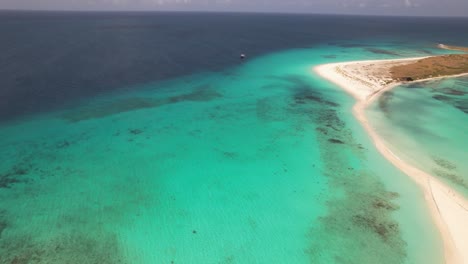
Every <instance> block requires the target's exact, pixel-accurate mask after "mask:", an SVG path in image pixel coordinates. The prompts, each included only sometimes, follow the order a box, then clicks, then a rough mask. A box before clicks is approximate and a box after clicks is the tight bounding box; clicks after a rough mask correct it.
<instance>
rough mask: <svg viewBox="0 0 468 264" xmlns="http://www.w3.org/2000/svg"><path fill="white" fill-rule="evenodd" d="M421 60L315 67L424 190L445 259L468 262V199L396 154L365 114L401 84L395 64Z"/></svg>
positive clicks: (383, 149) (384, 151) (382, 149)
mask: <svg viewBox="0 0 468 264" xmlns="http://www.w3.org/2000/svg"><path fill="white" fill-rule="evenodd" d="M420 59H422V58H410V59H398V60H376V61H355V62H345V63H332V64H324V65H320V66H317V67H315V68H314V70H315V72H316V73H318V74H319V75H320V76H322V77H323V78H325V79H327V80H329V81H331V82H333V83H335V84H337V85H338V86H340V87H341V88H343V89H344V90H346V91H347V92H348V93H350V94H351V95H352V96H354V97H355V98H356V100H357V102H356V104H355V105H354V107H353V113H354V115H355V117H356V118H357V119H358V120H359V122H360V123H361V124H362V125H363V127H364V128H365V129H366V131H367V133H368V134H369V136H370V137H371V138H372V140H373V142H374V144H375V146H376V147H377V149H378V150H379V151H380V153H381V154H382V155H383V156H384V157H385V158H387V159H388V160H389V161H390V162H391V163H392V164H393V165H394V166H396V167H397V168H399V169H400V170H401V171H403V172H404V173H406V174H407V175H408V176H410V177H411V178H412V179H413V180H414V181H415V182H416V183H417V184H418V185H419V186H420V187H421V188H422V189H423V191H424V196H425V200H426V202H427V205H428V207H429V209H430V211H431V214H432V216H433V218H434V222H435V224H436V225H437V227H438V229H439V230H440V233H441V235H442V239H443V242H444V252H445V262H446V263H449V264H455V263H456V264H460V263H467V264H468V200H467V199H466V198H464V197H463V196H462V195H460V194H458V193H457V192H456V191H455V190H453V189H451V188H450V187H449V186H447V185H446V184H444V183H443V182H441V181H440V180H438V179H437V178H435V177H433V176H432V175H429V174H428V173H426V172H424V171H422V170H420V169H418V168H416V167H413V166H411V165H410V164H408V163H407V162H405V161H404V160H402V159H400V158H399V157H398V156H396V155H395V154H394V153H393V152H392V151H391V150H390V149H389V148H388V146H387V145H386V143H385V142H384V141H383V140H382V139H381V138H380V136H379V135H378V134H377V133H376V132H375V130H374V129H373V127H372V125H371V124H370V123H369V121H368V120H367V118H366V116H365V113H364V110H365V109H366V107H367V106H369V105H370V103H371V102H372V101H373V100H375V99H376V98H377V97H378V96H379V95H380V94H382V93H383V92H385V91H386V90H389V89H392V88H393V87H395V86H397V85H399V84H400V83H398V82H396V81H395V80H393V79H392V77H391V74H390V69H391V68H392V67H393V66H398V65H405V64H410V63H413V62H416V61H418V60H420ZM454 76H455V75H453V76H450V77H454ZM438 78H443V77H438ZM431 79H436V78H431ZM425 80H428V79H425ZM418 81H423V80H418Z"/></svg>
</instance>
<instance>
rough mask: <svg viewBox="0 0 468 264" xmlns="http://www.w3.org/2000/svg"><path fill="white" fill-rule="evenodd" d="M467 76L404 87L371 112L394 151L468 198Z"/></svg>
mask: <svg viewBox="0 0 468 264" xmlns="http://www.w3.org/2000/svg"><path fill="white" fill-rule="evenodd" d="M467 114H468V77H466V76H464V77H457V78H446V79H440V80H433V81H427V82H422V83H421V82H420V83H414V84H405V85H401V86H399V87H396V88H395V89H393V90H391V91H388V92H386V93H385V94H383V95H382V97H380V98H379V99H378V100H377V101H376V102H375V103H374V104H373V105H372V107H371V108H370V109H369V111H368V115H369V117H370V118H371V119H372V123H373V125H374V126H375V128H376V129H377V132H378V133H379V134H381V135H382V136H383V138H384V139H385V140H386V141H387V142H388V143H389V145H390V146H391V147H392V149H393V151H395V152H396V153H398V155H399V156H401V157H403V158H404V159H405V160H407V161H408V162H410V163H411V164H413V165H415V166H417V167H419V168H420V169H422V170H424V171H426V172H427V173H429V174H431V175H434V176H436V177H439V178H440V179H442V180H443V181H445V182H446V183H448V184H449V185H451V186H453V187H454V188H455V189H457V190H458V191H459V192H460V193H462V194H464V195H466V196H468V164H467V163H466V161H467V157H468V156H467V149H468V115H467Z"/></svg>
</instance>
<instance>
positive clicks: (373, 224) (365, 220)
mask: <svg viewBox="0 0 468 264" xmlns="http://www.w3.org/2000/svg"><path fill="white" fill-rule="evenodd" d="M353 222H354V223H355V224H356V225H358V226H360V227H362V228H364V229H369V230H372V231H373V232H374V233H375V234H377V235H378V236H379V237H380V238H382V239H383V240H388V239H389V238H390V237H391V236H394V235H396V234H398V232H399V227H398V224H397V223H395V222H390V221H388V222H387V221H382V220H380V219H378V218H377V217H375V216H373V215H355V216H353Z"/></svg>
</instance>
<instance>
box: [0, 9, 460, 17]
mask: <svg viewBox="0 0 468 264" xmlns="http://www.w3.org/2000/svg"><path fill="white" fill-rule="evenodd" d="M0 12H29V13H46V12H48V13H219V14H226V13H228V14H266V15H269V14H271V15H318V16H320V15H321V16H358V17H407V18H462V19H468V16H458V15H455V16H449V15H407V14H398V15H391V14H390V15H389V14H380V15H379V14H377V15H375V14H354V13H326V12H324V13H314V12H300V11H282V12H280V11H245V10H233V11H229V10H142V9H135V10H110V9H102V10H84V9H80V10H72V9H1V8H0Z"/></svg>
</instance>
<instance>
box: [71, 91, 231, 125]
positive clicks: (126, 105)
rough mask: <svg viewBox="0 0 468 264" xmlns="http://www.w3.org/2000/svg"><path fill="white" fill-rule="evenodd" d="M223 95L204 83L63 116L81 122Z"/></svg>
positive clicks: (87, 108)
mask: <svg viewBox="0 0 468 264" xmlns="http://www.w3.org/2000/svg"><path fill="white" fill-rule="evenodd" d="M220 97H222V94H221V93H219V92H217V91H216V90H215V89H213V88H212V87H211V86H208V85H203V86H199V87H196V88H194V91H192V92H190V93H185V94H180V95H175V96H170V97H167V98H146V97H133V98H125V99H119V100H116V101H113V102H109V103H101V104H97V105H91V106H87V107H81V108H79V109H76V110H73V111H70V112H68V113H66V114H64V115H62V118H63V119H65V120H67V121H69V122H79V121H84V120H89V119H95V118H103V117H107V116H111V115H116V114H119V113H124V112H129V111H136V110H141V109H146V108H156V107H160V106H163V105H168V104H175V103H180V102H186V101H190V102H206V101H211V100H214V99H217V98H220Z"/></svg>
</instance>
